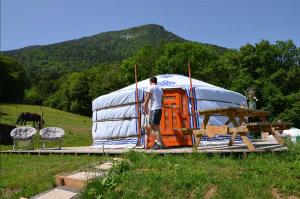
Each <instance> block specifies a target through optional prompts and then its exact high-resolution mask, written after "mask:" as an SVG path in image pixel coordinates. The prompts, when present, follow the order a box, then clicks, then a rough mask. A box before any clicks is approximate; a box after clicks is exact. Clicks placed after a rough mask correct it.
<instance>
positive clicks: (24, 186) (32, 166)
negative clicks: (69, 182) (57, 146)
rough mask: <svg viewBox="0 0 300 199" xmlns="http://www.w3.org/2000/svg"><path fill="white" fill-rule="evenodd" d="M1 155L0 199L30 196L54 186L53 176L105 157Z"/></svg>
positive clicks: (90, 166) (81, 168)
mask: <svg viewBox="0 0 300 199" xmlns="http://www.w3.org/2000/svg"><path fill="white" fill-rule="evenodd" d="M0 158H1V170H0V179H1V180H0V189H1V193H0V198H20V197H21V196H22V197H30V196H33V195H36V194H38V193H40V192H43V191H45V190H47V189H50V188H52V187H54V185H55V179H54V176H55V175H56V174H58V173H62V172H72V171H76V170H88V169H91V168H92V167H93V166H94V165H96V164H100V162H101V161H104V160H105V159H107V158H106V157H105V156H101V157H99V156H60V155H52V156H34V155H31V156H28V155H4V154H2V155H1V156H0Z"/></svg>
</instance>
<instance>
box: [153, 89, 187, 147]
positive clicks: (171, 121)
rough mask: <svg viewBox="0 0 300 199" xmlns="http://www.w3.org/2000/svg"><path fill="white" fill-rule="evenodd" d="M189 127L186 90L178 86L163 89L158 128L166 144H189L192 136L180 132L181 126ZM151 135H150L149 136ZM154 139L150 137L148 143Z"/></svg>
mask: <svg viewBox="0 0 300 199" xmlns="http://www.w3.org/2000/svg"><path fill="white" fill-rule="evenodd" d="M189 127H190V119H189V113H188V97H187V95H186V91H185V90H183V89H180V88H176V89H165V90H164V95H163V110H162V117H161V122H160V130H161V135H162V139H163V142H164V144H165V145H166V146H191V145H192V137H191V136H190V135H186V134H183V133H182V130H181V129H182V128H189ZM151 137H152V136H151ZM153 143H154V140H153V137H152V139H151V138H150V140H149V145H150V147H151V146H152V145H153Z"/></svg>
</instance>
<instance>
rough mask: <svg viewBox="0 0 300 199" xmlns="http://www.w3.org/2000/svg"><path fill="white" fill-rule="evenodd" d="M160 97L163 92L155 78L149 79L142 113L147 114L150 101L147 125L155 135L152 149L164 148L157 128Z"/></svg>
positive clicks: (160, 110)
mask: <svg viewBox="0 0 300 199" xmlns="http://www.w3.org/2000/svg"><path fill="white" fill-rule="evenodd" d="M162 96H163V91H162V89H161V88H160V87H159V86H158V85H157V78H156V77H151V78H150V86H149V87H148V89H147V91H146V98H145V101H144V103H143V110H144V111H143V113H144V114H147V113H148V112H149V108H148V103H149V100H151V104H150V107H151V108H150V118H149V124H150V127H151V130H152V131H154V135H155V143H154V146H153V149H163V148H165V146H164V145H163V142H162V138H161V134H160V128H159V124H160V120H161V114H162Z"/></svg>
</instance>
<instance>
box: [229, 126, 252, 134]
mask: <svg viewBox="0 0 300 199" xmlns="http://www.w3.org/2000/svg"><path fill="white" fill-rule="evenodd" d="M239 132H244V133H246V132H249V129H248V128H247V127H246V126H240V127H233V128H232V127H231V128H229V129H228V133H239Z"/></svg>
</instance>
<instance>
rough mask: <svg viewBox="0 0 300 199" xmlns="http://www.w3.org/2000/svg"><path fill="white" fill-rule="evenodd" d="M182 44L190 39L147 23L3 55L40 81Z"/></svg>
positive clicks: (12, 51)
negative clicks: (145, 50)
mask: <svg viewBox="0 0 300 199" xmlns="http://www.w3.org/2000/svg"><path fill="white" fill-rule="evenodd" d="M183 41H187V40H185V39H183V38H181V37H179V36H177V35H175V34H174V33H171V32H169V31H167V30H165V28H164V27H162V26H160V25H156V24H148V25H143V26H137V27H133V28H129V29H125V30H120V31H110V32H104V33H100V34H96V35H93V36H89V37H83V38H80V39H74V40H70V41H65V42H60V43H56V44H50V45H40V46H39V45H37V46H29V47H25V48H21V49H16V50H10V51H3V52H2V53H4V54H6V55H10V56H13V57H15V58H16V59H17V60H18V61H20V62H21V63H22V64H23V65H24V67H25V70H26V74H27V77H31V78H34V79H36V78H37V79H39V76H40V75H41V74H42V76H43V75H47V76H51V77H52V78H57V77H60V76H61V75H63V74H66V73H68V72H72V71H83V70H85V69H87V68H90V67H92V66H95V65H99V64H103V63H114V62H120V61H122V60H123V59H125V58H128V57H130V56H132V55H134V54H135V53H136V52H137V51H138V50H139V49H141V48H142V47H145V46H152V47H155V46H157V47H158V46H161V45H163V44H164V43H168V42H183ZM204 45H206V46H209V47H211V48H213V49H214V50H216V51H218V52H224V51H225V50H226V48H223V47H219V46H216V45H210V44H204ZM40 78H42V77H40ZM33 82H34V81H33Z"/></svg>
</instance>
